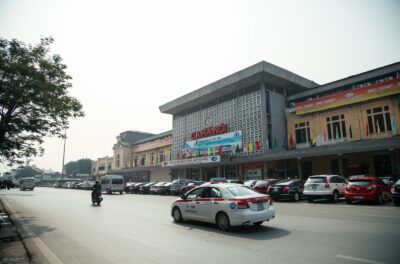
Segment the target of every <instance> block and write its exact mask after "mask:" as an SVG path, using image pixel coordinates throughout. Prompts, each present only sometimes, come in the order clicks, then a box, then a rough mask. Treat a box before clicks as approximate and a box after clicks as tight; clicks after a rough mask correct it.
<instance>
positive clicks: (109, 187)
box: [100, 175, 124, 194]
mask: <svg viewBox="0 0 400 264" xmlns="http://www.w3.org/2000/svg"><path fill="white" fill-rule="evenodd" d="M100 184H101V191H103V192H104V191H105V192H107V193H108V194H111V193H113V192H119V193H120V194H122V192H123V190H124V177H123V176H121V175H106V176H103V177H101V179H100Z"/></svg>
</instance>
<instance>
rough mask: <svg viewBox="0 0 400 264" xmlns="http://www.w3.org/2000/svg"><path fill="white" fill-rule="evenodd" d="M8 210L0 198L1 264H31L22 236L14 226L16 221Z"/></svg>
mask: <svg viewBox="0 0 400 264" xmlns="http://www.w3.org/2000/svg"><path fill="white" fill-rule="evenodd" d="M6 209H7V208H4V206H3V201H2V200H1V198H0V264H6V263H10V264H26V263H31V261H30V257H29V254H28V252H27V250H26V248H25V246H24V244H23V242H22V239H21V236H20V235H19V233H18V232H17V229H16V227H15V225H14V222H15V221H14V219H13V218H12V215H9V213H8V212H7V210H6ZM9 217H10V218H9Z"/></svg>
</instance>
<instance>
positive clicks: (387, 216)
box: [360, 214, 400, 219]
mask: <svg viewBox="0 0 400 264" xmlns="http://www.w3.org/2000/svg"><path fill="white" fill-rule="evenodd" d="M360 215H361V216H369V217H383V218H393V219H400V217H398V216H392V215H372V214H360Z"/></svg>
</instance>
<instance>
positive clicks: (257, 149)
mask: <svg viewBox="0 0 400 264" xmlns="http://www.w3.org/2000/svg"><path fill="white" fill-rule="evenodd" d="M260 149H261V147H260V141H258V140H257V141H256V151H260Z"/></svg>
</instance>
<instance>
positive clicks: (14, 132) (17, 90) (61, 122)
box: [0, 38, 84, 165]
mask: <svg viewBox="0 0 400 264" xmlns="http://www.w3.org/2000/svg"><path fill="white" fill-rule="evenodd" d="M51 43H53V39H52V38H42V39H41V41H40V43H39V44H37V45H26V44H24V43H22V42H20V41H18V40H15V39H13V40H11V41H8V40H6V39H3V38H0V162H8V164H9V165H13V164H21V163H22V162H23V159H26V158H28V157H32V156H37V155H42V154H43V151H44V150H43V148H42V147H41V146H40V145H41V143H43V137H44V136H58V137H60V138H63V137H64V135H63V131H64V129H66V128H67V127H68V124H69V122H68V119H69V118H76V117H82V116H84V113H83V111H82V105H81V103H80V102H79V101H78V100H77V99H75V98H73V97H71V96H69V95H68V92H67V89H68V88H70V87H71V86H72V85H71V83H70V80H71V76H69V75H68V74H67V73H66V72H65V70H66V68H67V67H66V65H64V64H62V59H61V57H60V56H59V55H50V54H49V52H50V48H49V46H50V44H51Z"/></svg>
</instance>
